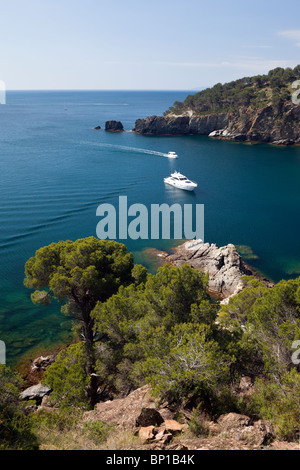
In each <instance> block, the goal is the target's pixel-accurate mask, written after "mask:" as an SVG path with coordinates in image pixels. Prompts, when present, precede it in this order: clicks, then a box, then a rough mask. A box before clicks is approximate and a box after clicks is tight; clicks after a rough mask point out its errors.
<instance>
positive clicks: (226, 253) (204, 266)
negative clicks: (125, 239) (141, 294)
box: [156, 240, 274, 303]
mask: <svg viewBox="0 0 300 470" xmlns="http://www.w3.org/2000/svg"><path fill="white" fill-rule="evenodd" d="M156 254H157V256H158V257H159V260H160V263H162V260H163V262H164V263H169V264H172V265H174V266H178V267H180V266H182V265H184V264H188V265H190V266H192V267H193V268H195V269H198V270H199V271H204V272H205V273H208V274H209V281H208V292H209V293H210V294H211V295H212V296H213V297H217V298H219V299H220V300H221V301H222V303H227V302H228V300H229V298H230V297H232V296H234V295H236V294H238V293H239V292H240V291H241V290H242V289H243V288H244V286H243V283H242V282H241V279H242V277H243V276H255V277H257V278H259V279H260V280H262V281H263V282H265V284H266V285H267V286H268V287H273V285H274V284H273V283H272V282H271V281H269V280H268V279H266V278H264V277H262V276H261V275H260V274H258V273H257V272H256V271H255V270H254V269H253V268H251V267H250V266H248V265H247V264H246V263H245V262H244V260H243V259H242V257H241V256H240V255H239V253H238V251H237V249H236V247H235V246H234V245H232V244H228V245H226V246H223V247H220V248H219V247H217V245H215V244H214V243H213V244H209V243H203V241H202V240H192V241H188V242H185V243H183V244H181V245H179V246H177V247H176V248H175V249H174V250H173V252H172V253H166V252H162V251H159V250H157V252H156Z"/></svg>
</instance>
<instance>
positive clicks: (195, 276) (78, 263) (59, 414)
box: [0, 238, 300, 449]
mask: <svg viewBox="0 0 300 470" xmlns="http://www.w3.org/2000/svg"><path fill="white" fill-rule="evenodd" d="M91 266H92V267H91ZM104 266H105V269H104ZM78 270H79V271H78ZM124 273H125V274H124ZM101 276H102V277H101ZM108 278H109V282H107V279H108ZM58 279H59V282H58ZM25 282H26V284H27V285H28V286H29V287H31V288H36V289H38V291H39V290H40V289H46V290H45V291H43V290H41V291H40V292H42V294H40V293H35V294H34V296H33V300H34V301H36V298H37V297H38V298H43V299H45V297H46V296H48V297H49V298H50V297H51V296H57V297H58V298H59V299H61V301H62V302H63V303H64V306H65V305H66V304H67V305H68V307H69V308H68V309H67V312H70V311H71V313H72V315H73V316H74V320H76V322H75V326H76V329H77V331H80V330H81V331H82V332H83V333H84V334H83V335H82V336H81V340H78V341H77V342H76V343H75V344H73V345H71V346H69V347H68V348H65V349H64V350H63V351H62V352H61V353H60V354H59V356H58V358H57V360H56V361H55V363H53V364H52V365H50V366H49V367H48V368H47V370H46V373H45V376H44V379H43V382H44V383H45V384H47V385H48V386H49V387H51V389H52V390H53V391H52V393H51V395H50V399H51V404H52V405H53V406H54V407H55V411H54V412H47V411H42V412H39V413H34V414H33V415H29V416H27V415H26V414H24V405H23V404H22V403H21V402H20V401H19V398H18V390H19V387H20V385H21V382H20V377H19V376H17V375H16V374H14V373H13V372H11V371H10V370H9V369H7V368H5V367H3V368H2V369H1V371H0V372H1V373H0V382H1V384H0V385H1V392H0V393H1V400H0V402H1V408H0V439H1V443H2V447H3V448H24V449H27V448H36V446H37V439H36V437H35V434H36V435H37V436H38V437H39V439H42V440H43V439H46V437H45V436H46V435H47V436H48V437H47V440H48V441H49V442H53V445H58V446H62V447H64V446H66V443H65V440H64V437H63V436H64V435H65V436H68V439H69V442H73V441H74V442H73V444H72V445H73V446H75V447H76V444H75V442H76V440H77V441H78V439H81V438H79V434H80V433H81V434H80V435H81V436H82V439H83V438H85V439H87V442H88V444H87V443H85V444H84V445H87V446H90V447H91V448H93V447H94V446H97V445H98V444H99V443H100V442H103V441H105V440H106V439H107V438H108V435H109V434H110V431H111V429H109V428H108V427H107V426H106V425H105V424H103V423H97V424H95V425H86V426H85V427H84V428H82V423H81V424H80V418H81V415H82V412H83V411H84V410H88V409H90V408H91V394H90V387H91V374H92V375H93V377H94V378H95V383H96V386H97V388H96V396H94V399H95V400H96V401H100V400H102V399H105V398H112V397H114V396H118V395H122V396H126V395H127V394H128V393H129V392H130V391H132V390H134V389H136V388H138V387H140V386H142V385H144V384H146V383H148V384H151V385H152V389H153V392H154V393H155V394H156V396H157V397H158V398H159V399H161V400H163V401H166V400H167V401H168V402H169V403H176V404H180V403H182V402H183V401H185V402H187V401H188V402H190V403H191V404H193V406H194V407H195V408H196V412H195V413H196V414H199V416H201V413H202V412H203V413H205V414H206V415H208V416H210V417H212V418H213V417H217V416H219V415H220V414H223V413H227V412H230V411H235V412H240V413H245V414H248V415H250V416H252V417H253V418H266V419H269V420H270V421H271V422H272V423H273V425H274V427H275V430H276V434H277V436H278V437H279V438H281V439H287V440H295V439H297V436H298V434H297V433H298V428H299V422H300V406H299V405H300V398H299V397H300V379H299V377H300V376H299V371H300V366H299V364H297V362H299V361H295V360H294V361H293V360H292V355H293V353H295V351H294V349H293V344H294V342H295V341H297V340H300V278H299V279H296V280H290V281H281V282H280V283H278V284H276V285H275V286H274V287H273V288H268V287H266V286H265V284H264V283H263V282H261V281H258V280H257V279H255V278H253V277H245V278H244V279H243V282H244V284H245V289H244V290H243V291H242V292H241V293H240V294H238V295H236V296H235V297H233V298H231V299H230V301H229V303H228V304H227V305H222V306H220V305H219V304H218V303H217V302H213V301H212V300H211V299H210V297H209V296H208V294H207V282H208V278H207V275H205V274H204V273H201V272H199V271H197V270H194V269H193V268H191V267H189V266H187V265H185V266H182V267H181V268H176V267H174V266H169V265H166V266H163V267H161V268H160V269H159V270H158V272H157V274H156V275H152V274H149V273H147V271H146V269H145V268H144V267H142V266H133V262H132V257H131V255H130V254H128V253H127V251H126V249H125V247H124V246H123V245H120V244H118V243H111V242H98V241H96V240H95V239H93V238H89V239H85V240H80V241H78V242H74V243H72V242H65V243H60V244H53V245H50V247H45V248H43V249H41V250H39V251H38V252H37V254H36V256H35V258H33V259H31V260H29V261H28V263H27V265H26V281H25ZM98 283H100V286H98V285H97V284H98ZM104 285H105V287H103V286H104ZM47 286H48V287H47ZM59 286H60V287H59ZM99 289H100V290H99ZM72 290H74V292H76V295H77V296H79V294H80V293H81V294H80V295H82V297H81V298H82V302H83V299H85V300H86V301H89V305H90V306H91V305H92V306H93V308H92V309H90V310H89V321H90V322H91V324H92V330H93V341H92V342H89V340H88V336H87V334H86V323H85V321H84V318H83V316H82V312H81V311H80V309H79V308H77V309H76V310H74V306H73V304H72V297H71V294H72ZM74 292H73V294H72V295H74ZM92 295H93V297H92V298H90V296H92ZM43 303H44V302H43ZM46 303H47V302H46ZM70 303H71V305H70ZM70 307H72V308H71V309H70ZM63 311H64V312H65V313H66V309H65V308H63ZM75 313H76V315H75ZM294 356H295V354H294ZM298 356H299V354H298ZM91 357H93V368H92V369H91V367H90V365H91ZM91 370H92V372H91ZM244 375H248V376H250V377H252V378H253V379H254V380H255V385H254V390H255V391H254V393H253V394H252V395H250V396H244V397H240V396H239V395H237V394H236V393H235V390H236V388H237V386H238V384H239V382H240V379H241V377H242V376H244ZM49 413H50V414H49ZM53 413H54V414H53ZM196 418H197V417H196V415H195V419H193V420H192V422H191V429H192V428H193V429H194V433H195V434H196V435H197V433H199V432H202V431H203V432H204V431H205V426H204V425H203V424H202V423H201V420H200V421H199V419H196ZM79 430H80V431H79ZM58 441H59V442H60V443H59V444H58ZM62 442H64V443H62ZM70 445H71V444H70Z"/></svg>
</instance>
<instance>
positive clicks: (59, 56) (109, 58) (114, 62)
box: [0, 0, 300, 90]
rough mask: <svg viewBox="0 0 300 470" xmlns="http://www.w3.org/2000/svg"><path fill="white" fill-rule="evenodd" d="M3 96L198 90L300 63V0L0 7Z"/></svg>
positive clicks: (48, 2)
mask: <svg viewBox="0 0 300 470" xmlns="http://www.w3.org/2000/svg"><path fill="white" fill-rule="evenodd" d="M0 6H1V26H0V53H1V60H0V80H4V81H5V83H6V86H7V89H8V90H9V89H11V90H13V89H21V90H25V89H34V90H36V89H115V90H117V89H127V90H130V89H133V90H134V89H144V90H145V89H156V90H159V89H160V90H167V89H170V90H196V89H198V88H202V87H206V86H211V85H213V84H215V83H217V82H222V83H224V82H227V81H230V80H234V79H237V78H241V77H243V76H248V75H255V74H258V73H265V72H267V71H268V70H270V69H272V68H275V67H277V66H281V67H289V66H291V67H294V66H295V65H297V64H298V63H300V23H299V16H300V15H299V13H300V2H299V1H298V0H293V1H291V0H285V1H282V0H280V1H279V0H273V1H271V0H259V1H258V0H252V1H251V2H241V1H240V0H227V1H226V2H225V1H224V0H209V1H208V0H207V1H202V0H184V1H183V0H181V1H179V0H151V1H145V0H144V1H143V0H139V1H137V0H126V1H124V0H80V1H78V0H9V1H7V0H6V1H3V0H0Z"/></svg>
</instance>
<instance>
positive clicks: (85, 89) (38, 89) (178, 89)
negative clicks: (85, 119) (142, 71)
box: [6, 87, 207, 92]
mask: <svg viewBox="0 0 300 470" xmlns="http://www.w3.org/2000/svg"><path fill="white" fill-rule="evenodd" d="M204 88H207V87H199V88H198V87H197V88H23V89H21V88H8V89H6V92H10V91H197V90H202V89H204Z"/></svg>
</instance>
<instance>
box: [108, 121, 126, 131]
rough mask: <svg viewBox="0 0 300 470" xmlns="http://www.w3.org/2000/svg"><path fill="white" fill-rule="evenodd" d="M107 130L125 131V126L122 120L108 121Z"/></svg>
mask: <svg viewBox="0 0 300 470" xmlns="http://www.w3.org/2000/svg"><path fill="white" fill-rule="evenodd" d="M105 130H106V131H108V132H124V127H123V124H122V123H121V122H120V121H107V122H106V123H105Z"/></svg>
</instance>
